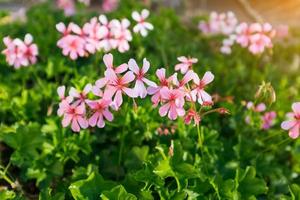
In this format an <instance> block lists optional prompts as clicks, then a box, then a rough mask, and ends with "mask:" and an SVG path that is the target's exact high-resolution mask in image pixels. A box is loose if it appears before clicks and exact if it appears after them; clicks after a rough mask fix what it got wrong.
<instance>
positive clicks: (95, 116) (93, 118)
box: [89, 112, 99, 127]
mask: <svg viewBox="0 0 300 200" xmlns="http://www.w3.org/2000/svg"><path fill="white" fill-rule="evenodd" d="M98 118H99V112H95V113H94V114H93V115H92V116H91V117H90V119H89V124H90V126H92V127H95V126H96V124H97V120H98Z"/></svg>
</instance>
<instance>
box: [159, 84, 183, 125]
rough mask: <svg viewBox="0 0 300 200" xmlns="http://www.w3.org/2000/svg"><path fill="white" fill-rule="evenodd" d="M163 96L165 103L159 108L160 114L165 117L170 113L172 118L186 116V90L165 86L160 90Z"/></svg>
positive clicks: (169, 115)
mask: <svg viewBox="0 0 300 200" xmlns="http://www.w3.org/2000/svg"><path fill="white" fill-rule="evenodd" d="M160 93H161V97H162V100H163V102H164V103H165V104H164V105H162V106H161V107H160V108H159V114H160V116H162V117H164V116H166V115H167V114H168V117H169V118H170V119H171V120H175V119H177V116H184V114H185V110H184V108H183V106H184V95H185V94H184V92H182V91H181V90H179V89H169V88H167V87H163V88H162V89H161V90H160Z"/></svg>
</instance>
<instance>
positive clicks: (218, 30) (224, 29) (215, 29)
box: [199, 11, 238, 35]
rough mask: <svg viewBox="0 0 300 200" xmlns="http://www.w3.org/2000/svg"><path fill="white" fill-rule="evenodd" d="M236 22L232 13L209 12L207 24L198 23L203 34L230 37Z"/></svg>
mask: <svg viewBox="0 0 300 200" xmlns="http://www.w3.org/2000/svg"><path fill="white" fill-rule="evenodd" d="M237 23H238V20H237V19H236V17H235V14H234V13H233V12H230V11H229V12H227V13H216V12H211V14H210V16H209V21H208V22H207V23H205V22H200V23H199V28H200V30H202V31H203V32H204V33H206V34H207V33H210V34H224V35H230V34H231V33H233V32H234V30H235V28H236V25H237Z"/></svg>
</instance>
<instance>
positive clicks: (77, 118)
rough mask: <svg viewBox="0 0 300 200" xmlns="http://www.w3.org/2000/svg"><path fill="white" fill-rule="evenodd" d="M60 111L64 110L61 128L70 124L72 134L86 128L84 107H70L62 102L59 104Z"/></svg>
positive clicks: (81, 105) (82, 105)
mask: <svg viewBox="0 0 300 200" xmlns="http://www.w3.org/2000/svg"><path fill="white" fill-rule="evenodd" d="M61 109H63V110H65V112H64V116H63V120H62V126H63V127H67V126H68V125H69V124H70V123H71V129H72V130H73V131H74V132H79V131H80V128H83V129H85V128H87V127H88V125H89V124H88V121H87V120H86V118H85V106H84V104H80V105H70V104H69V103H68V102H67V101H63V102H62V104H61Z"/></svg>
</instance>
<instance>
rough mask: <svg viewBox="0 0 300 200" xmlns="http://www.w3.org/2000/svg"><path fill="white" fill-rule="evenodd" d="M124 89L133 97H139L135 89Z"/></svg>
mask: <svg viewBox="0 0 300 200" xmlns="http://www.w3.org/2000/svg"><path fill="white" fill-rule="evenodd" d="M122 90H123V92H125V94H127V95H128V96H129V97H131V98H136V97H138V94H137V92H136V91H135V90H134V89H131V88H126V87H124V88H123V89H122Z"/></svg>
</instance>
